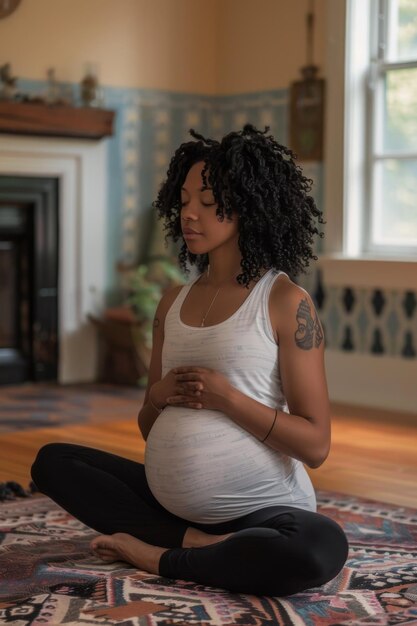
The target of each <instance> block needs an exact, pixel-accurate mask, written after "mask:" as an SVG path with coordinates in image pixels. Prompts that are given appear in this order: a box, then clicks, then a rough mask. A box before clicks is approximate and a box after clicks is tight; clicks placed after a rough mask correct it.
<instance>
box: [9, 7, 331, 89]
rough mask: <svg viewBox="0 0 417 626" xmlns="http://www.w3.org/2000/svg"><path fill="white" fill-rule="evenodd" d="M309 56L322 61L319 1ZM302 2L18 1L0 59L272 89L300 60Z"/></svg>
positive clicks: (137, 79)
mask: <svg viewBox="0 0 417 626" xmlns="http://www.w3.org/2000/svg"><path fill="white" fill-rule="evenodd" d="M325 2H326V0H316V1H315V7H316V15H317V19H316V32H315V61H316V62H318V63H319V64H320V65H321V66H323V60H324V45H325V41H324V39H325V37H324V34H325V24H324V5H325ZM308 6H309V0H22V1H21V4H20V6H19V8H18V9H17V10H16V12H15V13H14V14H12V15H11V16H9V17H8V18H5V19H3V20H0V63H5V62H6V61H10V63H11V64H12V69H13V73H14V74H15V75H17V76H18V77H22V78H31V79H46V71H47V69H48V68H49V67H51V66H53V67H55V69H56V77H57V79H58V80H59V81H64V82H66V81H68V82H79V81H80V80H81V78H82V76H83V74H84V71H85V64H86V62H95V63H97V64H98V66H99V72H100V80H101V82H102V84H103V85H112V86H120V87H141V88H148V89H166V90H168V91H179V92H188V93H204V94H215V93H220V94H227V93H230V94H232V93H239V92H248V91H262V90H269V89H277V88H282V87H286V86H288V84H289V83H290V82H291V81H292V80H294V79H296V78H297V77H298V76H299V68H300V66H302V65H304V64H305V55H306V51H305V50H306V46H305V15H306V12H307V9H308Z"/></svg>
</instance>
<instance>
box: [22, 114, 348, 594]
mask: <svg viewBox="0 0 417 626" xmlns="http://www.w3.org/2000/svg"><path fill="white" fill-rule="evenodd" d="M267 132H268V129H266V130H265V132H260V131H259V130H257V129H256V128H254V127H253V126H252V125H250V124H247V125H246V126H245V127H244V128H243V130H242V131H239V132H232V133H229V134H228V135H226V136H225V137H224V138H223V139H222V140H221V141H220V142H218V141H214V140H212V139H206V138H204V137H202V136H201V135H199V134H197V133H195V132H194V131H191V134H192V136H193V137H194V141H190V142H187V143H184V144H182V145H181V146H180V147H179V148H178V150H177V151H176V153H175V155H174V157H173V158H172V160H171V163H170V167H169V170H168V173H167V179H166V181H165V182H164V184H163V185H162V187H161V189H160V191H159V194H158V198H157V200H156V202H155V208H156V209H157V210H158V213H159V217H160V218H163V219H164V221H165V228H166V230H167V233H168V236H170V237H171V238H172V239H173V240H174V241H177V240H178V239H179V238H181V239H182V247H181V250H180V253H179V262H180V265H181V267H182V268H183V269H184V270H185V271H187V272H188V271H189V267H190V266H194V267H195V268H196V270H197V272H196V273H197V277H196V278H194V279H193V280H191V281H190V282H189V283H188V284H187V285H185V286H183V287H176V288H174V289H172V290H170V291H168V292H167V293H166V294H165V295H164V296H163V298H162V299H161V301H160V303H159V306H158V309H157V312H156V315H155V320H154V331H153V351H152V359H151V365H150V371H149V382H148V387H147V390H146V395H145V400H144V404H143V407H142V409H141V410H140V412H139V416H138V423H139V428H140V430H141V433H142V435H143V437H144V439H145V440H146V453H145V464H144V465H143V464H141V463H136V462H134V461H130V460H127V459H123V458H121V457H118V456H115V455H112V454H110V453H108V452H104V451H101V450H95V449H92V448H87V447H83V446H78V445H71V444H60V443H56V444H48V445H46V446H44V447H43V448H42V449H41V450H40V451H39V454H38V456H37V459H36V461H35V463H34V465H33V468H32V477H33V479H34V481H35V483H36V485H37V486H38V488H39V489H40V491H42V492H43V493H45V494H47V495H48V496H50V497H51V498H53V499H54V500H55V501H56V502H57V503H58V504H59V505H61V506H62V507H63V508H65V509H66V510H67V511H69V512H70V513H71V514H72V515H74V516H75V517H77V518H78V519H80V520H81V521H82V522H84V523H85V524H87V525H88V526H90V527H91V528H94V529H95V530H97V531H98V532H99V533H102V534H101V535H99V536H98V537H96V538H95V539H94V540H93V541H92V543H91V548H92V550H93V552H94V553H95V554H96V555H97V556H99V557H100V558H102V559H103V560H106V561H107V560H108V561H110V560H123V561H127V562H129V563H131V564H133V565H134V566H136V567H138V568H140V569H144V570H146V571H149V572H151V573H154V574H159V575H161V576H165V577H168V578H177V579H182V580H191V581H195V582H197V583H201V584H204V585H211V586H214V587H221V588H224V589H228V590H230V591H233V592H240V593H250V594H259V595H275V596H282V595H289V594H293V593H296V592H300V591H303V590H306V589H309V588H311V587H315V586H318V585H321V584H323V583H325V582H327V581H328V580H330V579H332V578H333V577H334V576H335V575H336V574H337V573H338V572H339V571H340V570H341V568H342V567H343V565H344V563H345V560H346V556H347V549H348V546H347V541H346V537H345V535H344V533H343V531H342V529H341V528H340V527H339V526H338V525H337V524H336V523H335V522H334V521H332V520H330V519H329V518H328V517H326V516H324V515H321V514H319V513H317V512H316V501H315V495H314V489H313V486H312V484H311V481H310V479H309V476H308V474H307V472H306V470H305V467H304V465H307V466H308V467H310V468H315V467H318V466H319V465H321V464H322V463H323V461H324V460H325V459H326V457H327V454H328V451H329V445H330V414H329V400H328V393H327V385H326V376H325V370H324V358H323V355H324V338H323V331H322V328H321V325H320V322H319V319H318V317H317V313H316V312H315V309H314V305H313V303H312V301H311V299H310V297H309V295H308V294H307V292H306V291H305V290H304V289H302V288H301V287H299V286H298V285H297V284H295V283H294V282H293V281H292V280H291V278H290V276H292V277H294V276H295V275H297V274H298V273H300V272H303V271H305V268H306V267H307V266H308V264H309V262H310V260H311V259H314V258H316V257H315V256H314V254H313V251H312V242H313V238H314V236H315V235H318V234H321V233H320V232H319V230H318V227H317V224H316V223H315V222H318V223H323V220H322V215H321V212H320V211H319V210H318V209H317V207H316V206H315V203H314V201H313V199H312V197H311V196H310V195H308V194H309V191H310V184H311V181H309V180H308V179H306V178H305V177H304V176H303V174H302V172H301V169H300V168H299V166H297V165H296V164H295V162H294V159H293V155H292V153H291V152H290V151H289V150H288V149H287V148H285V147H283V146H281V145H279V144H278V143H277V142H276V141H275V140H274V138H273V137H272V136H270V135H268V134H267Z"/></svg>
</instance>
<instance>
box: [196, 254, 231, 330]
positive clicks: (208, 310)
mask: <svg viewBox="0 0 417 626" xmlns="http://www.w3.org/2000/svg"><path fill="white" fill-rule="evenodd" d="M206 273H207V278H208V277H209V276H210V265H208V266H207V272H206ZM235 275H236V272H234V273H233V276H231V277H230V278H234V277H235ZM220 289H221V287H219V288H218V289H217V291H216V293H215V296H214V298H213V300H212V301H211V302H210V306H209V308H208V309H207V311H206V313H205V315H204V317H203V319H202V320H201V324H200V328H201V327H202V326H204V322H205V321H206V317H207V315H208V314H209V312H210V309H211V307H212V306H213V304H214V301H215V299H216V298H217V296H218V295H219V291H220Z"/></svg>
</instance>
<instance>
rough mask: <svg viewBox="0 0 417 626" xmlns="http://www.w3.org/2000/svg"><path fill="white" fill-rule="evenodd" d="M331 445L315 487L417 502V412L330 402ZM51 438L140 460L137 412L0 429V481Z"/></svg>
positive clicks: (24, 467)
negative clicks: (119, 416)
mask: <svg viewBox="0 0 417 626" xmlns="http://www.w3.org/2000/svg"><path fill="white" fill-rule="evenodd" d="M332 414H333V421H332V424H333V429H332V450H331V453H330V455H329V457H328V459H327V460H326V462H325V463H324V464H323V465H322V467H320V468H319V469H316V470H311V471H309V473H310V476H311V478H312V480H313V483H314V485H315V487H316V488H317V489H328V490H331V491H339V492H342V493H349V494H356V495H360V496H365V497H368V498H372V499H378V500H382V501H385V502H392V503H394V504H399V505H404V506H411V507H417V414H415V415H411V414H401V413H393V412H386V411H380V410H369V409H358V408H353V407H347V406H342V405H334V406H333V408H332ZM51 441H67V442H73V443H81V444H85V445H91V446H94V447H97V448H101V449H104V450H109V451H111V452H114V453H116V454H120V455H123V456H125V457H128V458H131V459H135V460H138V461H143V455H144V449H145V443H144V441H143V440H142V438H141V436H140V434H139V431H138V428H137V425H136V415H132V418H131V419H128V420H123V421H112V422H103V423H99V424H87V425H85V424H83V425H72V426H66V427H63V428H43V429H33V430H24V431H20V432H13V433H5V434H0V451H1V453H0V482H1V481H6V480H15V481H17V482H19V483H21V484H22V485H23V486H27V485H28V483H29V481H30V476H29V468H30V465H31V463H32V460H33V459H34V457H35V455H36V451H37V450H38V449H39V448H40V447H41V446H42V445H43V444H45V443H47V442H51Z"/></svg>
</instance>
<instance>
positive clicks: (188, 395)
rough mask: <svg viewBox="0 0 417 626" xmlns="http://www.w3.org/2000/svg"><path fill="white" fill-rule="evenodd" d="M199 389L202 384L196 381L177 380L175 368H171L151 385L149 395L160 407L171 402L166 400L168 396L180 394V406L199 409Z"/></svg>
mask: <svg viewBox="0 0 417 626" xmlns="http://www.w3.org/2000/svg"><path fill="white" fill-rule="evenodd" d="M201 390H202V384H201V383H200V382H198V381H189V382H185V381H183V382H178V380H177V376H176V374H175V370H174V369H171V370H169V372H167V373H166V375H165V376H164V377H163V378H162V380H159V381H158V382H156V383H154V384H153V385H152V387H151V390H150V392H149V397H150V399H151V401H152V402H153V404H154V405H155V406H157V407H158V408H161V409H162V408H163V407H165V406H166V405H167V404H171V403H170V402H168V400H169V398H170V397H178V396H179V395H180V394H181V398H183V402H182V406H187V407H189V408H193V409H201V408H202V406H201V404H200V398H199V396H200V393H201Z"/></svg>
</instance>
